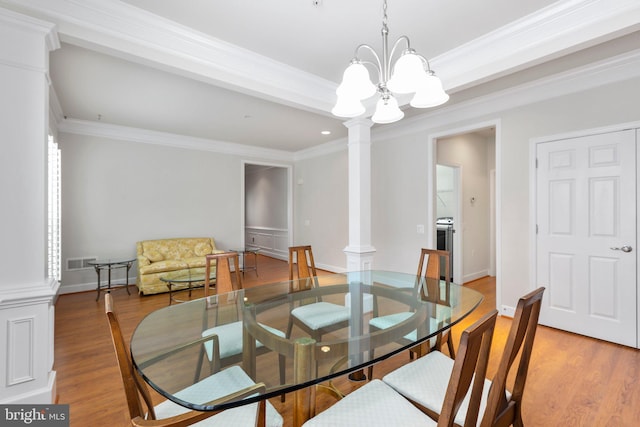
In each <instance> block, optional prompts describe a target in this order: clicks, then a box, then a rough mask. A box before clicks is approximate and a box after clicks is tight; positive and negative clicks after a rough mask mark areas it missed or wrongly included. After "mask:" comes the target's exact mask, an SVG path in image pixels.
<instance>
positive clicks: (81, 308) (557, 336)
mask: <svg viewBox="0 0 640 427" xmlns="http://www.w3.org/2000/svg"><path fill="white" fill-rule="evenodd" d="M287 275H288V267H287V263H286V262H284V261H280V260H275V259H272V258H268V257H264V256H259V277H256V275H255V274H254V273H253V272H247V274H246V275H245V278H244V279H245V280H244V284H245V287H250V286H258V285H260V284H261V283H269V282H273V281H278V280H286V278H287ZM466 286H469V287H471V288H474V289H476V290H478V291H480V292H482V293H483V294H484V295H485V300H484V301H483V303H482V305H481V306H480V308H479V309H477V310H476V311H475V312H474V313H473V314H472V315H471V316H470V318H469V319H466V320H465V322H463V323H462V324H461V325H458V326H456V327H455V328H454V342H455V343H457V341H458V339H459V334H460V331H462V330H463V329H464V327H466V325H469V324H470V323H472V322H473V321H474V320H476V319H477V318H479V317H480V316H481V315H482V314H484V313H485V312H487V311H488V310H491V309H493V308H494V306H495V280H493V279H492V278H484V279H480V280H477V281H475V282H472V283H469V284H467V285H466ZM131 291H132V292H131V293H132V295H130V296H129V295H127V293H126V292H125V291H124V289H117V290H115V291H113V292H112V294H113V296H114V300H115V308H116V312H117V313H118V317H119V320H120V322H121V325H122V329H123V333H124V335H125V339H126V340H127V341H128V340H129V338H130V337H131V334H132V333H133V330H134V328H135V326H136V325H137V324H138V322H139V321H140V320H141V319H142V318H143V317H144V316H145V315H146V314H147V313H150V312H151V311H153V310H156V309H158V308H160V307H164V306H166V305H167V303H168V296H167V294H161V295H152V296H144V297H140V296H138V295H137V288H135V287H132V288H131ZM510 325H511V320H510V319H508V318H504V317H501V318H499V319H498V323H497V327H496V332H495V335H494V343H493V348H492V356H491V365H490V367H489V373H488V375H493V373H494V372H495V367H496V365H497V363H498V359H499V357H500V354H501V350H502V348H503V346H504V342H505V340H506V335H507V333H508V331H509V327H510ZM408 360H409V356H408V353H404V354H400V355H398V356H395V357H393V358H390V359H388V360H386V361H384V362H382V363H380V364H379V365H376V368H375V371H374V376H375V377H378V378H380V377H382V376H383V375H384V374H385V373H386V372H389V371H391V370H393V369H394V368H396V367H397V366H400V365H402V364H404V363H406V362H407V361H408ZM54 369H55V370H56V371H57V381H58V383H57V390H58V403H67V404H70V418H71V426H77V427H81V426H82V427H84V426H109V427H110V426H124V425H128V417H127V409H126V403H125V398H124V392H123V389H122V383H121V380H120V376H119V373H118V369H117V365H116V360H115V355H114V352H113V347H112V345H111V338H110V336H109V330H108V325H107V320H106V316H105V314H104V298H102V297H101V298H100V301H99V302H96V301H95V292H84V293H78V294H66V295H61V296H60V297H59V298H58V301H57V303H56V322H55V363H54ZM336 385H337V386H338V388H339V389H340V390H342V391H343V392H350V391H352V390H354V389H356V388H357V387H359V386H360V385H361V383H354V382H350V381H348V380H346V379H344V378H341V379H339V380H338V381H336ZM157 400H158V402H159V401H161V400H162V398H160V397H159V396H157ZM292 400H293V399H292V398H289V397H288V398H287V401H286V402H285V403H284V404H283V403H281V402H280V400H279V399H273V400H272V403H273V405H274V406H275V407H276V409H278V410H279V411H280V412H281V413H282V415H283V417H284V419H285V426H290V425H291V402H292ZM317 402H318V403H317V405H318V410H322V409H324V408H326V407H327V406H329V405H330V404H331V403H332V402H333V400H332V398H330V397H329V396H327V395H318V399H317ZM523 418H524V422H525V425H526V426H527V427H535V426H544V427H549V426H611V427H613V426H615V427H621V426H637V425H639V423H640V421H638V420H640V352H639V351H637V350H635V349H631V348H627V347H623V346H619V345H616V344H610V343H606V342H603V341H599V340H595V339H591V338H586V337H583V336H579V335H575V334H571V333H567V332H563V331H559V330H556V329H552V328H547V327H544V326H540V327H539V328H538V333H537V336H536V342H535V344H534V352H533V357H532V361H531V366H530V369H529V377H528V381H527V386H526V390H525V396H524V404H523Z"/></svg>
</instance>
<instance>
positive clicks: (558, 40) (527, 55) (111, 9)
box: [0, 0, 640, 115]
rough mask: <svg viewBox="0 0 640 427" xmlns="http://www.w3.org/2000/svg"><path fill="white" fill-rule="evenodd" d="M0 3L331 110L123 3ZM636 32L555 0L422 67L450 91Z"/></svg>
mask: <svg viewBox="0 0 640 427" xmlns="http://www.w3.org/2000/svg"><path fill="white" fill-rule="evenodd" d="M0 4H8V5H10V6H12V7H14V8H17V9H19V10H25V11H30V12H31V13H35V14H36V15H38V16H39V17H42V18H44V19H48V20H51V21H52V22H55V23H56V24H57V25H58V27H59V28H58V31H59V33H60V34H61V37H62V38H63V41H68V42H70V43H73V44H77V45H79V46H84V47H88V48H92V49H96V50H98V51H103V52H105V53H109V54H111V55H116V56H120V57H123V58H126V59H128V60H132V61H138V62H141V63H144V64H146V65H151V66H155V67H157V68H161V69H164V70H168V71H172V72H175V73H178V74H182V75H186V76H189V77H192V78H197V79H198V80H201V81H204V82H208V83H211V84H215V85H217V86H221V87H225V88H227V89H231V90H235V91H239V92H241V93H245V94H248V95H252V96H257V97H260V98H262V99H267V100H270V101H275V102H279V103H282V104H285V105H289V106H293V107H296V108H302V109H305V110H307V111H312V112H316V113H321V114H326V115H329V111H330V110H331V108H332V107H333V103H334V98H335V88H336V86H337V84H336V83H335V82H331V81H328V80H326V79H323V78H320V77H318V76H315V75H313V74H311V73H307V72H303V71H301V70H298V69H295V68H293V67H290V66H288V65H286V64H282V63H279V62H277V61H273V60H272V59H270V58H267V57H265V56H262V55H259V54H257V53H255V52H252V51H249V50H246V49H242V48H240V47H238V46H235V45H232V44H229V43H226V42H224V41H222V40H219V39H216V38H213V37H211V36H208V35H206V34H203V33H200V32H197V31H194V30H193V29H191V28H188V27H185V26H182V25H180V24H177V23H175V22H173V21H171V20H168V19H165V18H162V17H159V16H157V15H154V14H152V13H150V12H147V11H145V10H142V9H138V8H136V7H133V6H131V5H128V4H126V3H123V2H114V1H109V2H107V1H103V0H0ZM638 28H640V2H638V1H637V0H560V1H558V2H555V3H553V4H552V5H550V6H548V7H546V8H543V9H541V10H539V11H536V12H534V13H532V14H530V15H528V16H525V17H523V18H521V19H520V20H517V21H515V22H513V23H510V24H508V25H506V26H504V27H501V28H499V29H497V30H495V31H493V32H491V33H488V34H486V35H484V36H482V37H479V38H477V39H475V40H473V41H471V42H469V43H467V44H465V45H463V46H460V47H458V48H456V49H453V50H451V51H449V52H446V53H444V54H442V55H440V56H438V57H435V58H433V59H432V60H431V61H430V62H431V64H432V66H433V68H434V69H435V70H436V71H437V72H438V75H439V76H440V78H441V79H442V81H443V84H444V86H445V88H446V89H447V90H448V91H450V92H456V91H459V90H462V89H464V88H467V87H469V86H471V85H472V84H476V83H478V82H484V81H488V80H491V79H494V78H497V77H500V76H503V75H506V74H508V73H511V72H514V71H518V70H521V69H523V68H525V67H526V66H531V65H535V64H539V63H541V62H544V61H546V60H549V59H553V58H557V57H559V56H561V55H564V54H567V53H571V52H574V51H576V50H578V49H581V48H584V47H587V46H591V45H594V44H596V43H601V42H603V41H606V40H608V39H611V38H613V37H618V36H620V35H624V34H627V33H630V32H632V31H635V30H637V29H638ZM214 58H215V60H213V59H214ZM256 70H259V72H256ZM256 76H259V79H258V78H257V77H256Z"/></svg>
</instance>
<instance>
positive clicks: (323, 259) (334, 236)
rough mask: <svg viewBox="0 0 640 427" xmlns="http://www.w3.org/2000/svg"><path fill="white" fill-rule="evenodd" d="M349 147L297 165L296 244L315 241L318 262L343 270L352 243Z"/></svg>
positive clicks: (295, 183)
mask: <svg viewBox="0 0 640 427" xmlns="http://www.w3.org/2000/svg"><path fill="white" fill-rule="evenodd" d="M347 162H348V157H347V147H346V143H345V150H344V151H340V152H337V153H332V154H330V155H327V156H324V157H320V158H313V159H308V160H300V161H298V162H296V165H295V167H294V174H293V176H294V178H293V200H294V215H293V216H294V244H295V245H311V246H312V247H313V256H314V259H315V261H316V266H317V267H319V268H323V269H328V270H331V271H342V270H344V268H345V265H346V256H345V254H344V252H343V249H344V248H345V247H346V246H347V244H348V243H349V206H348V204H349V203H348V202H349V199H348V197H349V194H348V193H349V189H348V182H349V175H348V165H347Z"/></svg>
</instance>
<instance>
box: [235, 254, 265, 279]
mask: <svg viewBox="0 0 640 427" xmlns="http://www.w3.org/2000/svg"><path fill="white" fill-rule="evenodd" d="M231 252H238V255H239V256H240V264H241V265H242V267H241V268H240V271H242V274H243V275H244V272H245V271H255V272H256V277H257V276H258V252H260V248H242V249H231ZM247 255H253V265H250V266H249V267H247V264H246V262H247Z"/></svg>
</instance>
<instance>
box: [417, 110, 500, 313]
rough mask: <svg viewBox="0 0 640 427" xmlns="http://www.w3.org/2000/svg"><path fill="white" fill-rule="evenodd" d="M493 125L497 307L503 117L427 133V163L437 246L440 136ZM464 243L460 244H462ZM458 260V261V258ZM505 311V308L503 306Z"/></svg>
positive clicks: (430, 236) (431, 237)
mask: <svg viewBox="0 0 640 427" xmlns="http://www.w3.org/2000/svg"><path fill="white" fill-rule="evenodd" d="M488 127H493V128H494V129H495V165H496V168H495V170H496V184H497V185H496V194H495V195H496V199H495V213H496V215H495V220H496V228H495V232H496V235H495V239H496V255H495V256H496V301H495V303H496V307H501V306H502V225H501V219H502V191H501V190H500V182H501V181H502V121H501V119H499V118H496V119H492V120H488V121H485V122H478V123H474V124H471V125H468V126H463V127H459V128H451V129H448V130H445V131H441V132H437V133H433V134H429V135H428V136H427V165H430V166H431V171H430V173H427V193H428V194H427V224H429V225H430V226H429V227H428V228H427V230H426V231H427V236H426V237H427V242H430V243H431V245H432V246H431V247H433V248H435V247H436V246H435V245H436V243H437V240H436V239H437V233H436V203H435V200H436V164H437V163H438V162H437V160H438V156H437V145H438V144H437V140H438V139H441V138H446V137H451V136H455V135H461V134H465V133H471V132H474V131H477V130H480V129H486V128H488ZM458 246H460V245H458ZM454 262H455V261H454ZM499 310H500V312H501V313H503V309H500V308H499Z"/></svg>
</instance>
